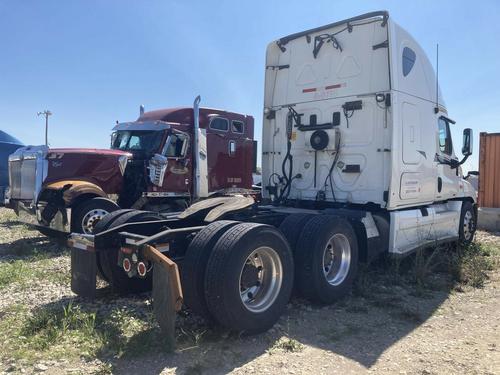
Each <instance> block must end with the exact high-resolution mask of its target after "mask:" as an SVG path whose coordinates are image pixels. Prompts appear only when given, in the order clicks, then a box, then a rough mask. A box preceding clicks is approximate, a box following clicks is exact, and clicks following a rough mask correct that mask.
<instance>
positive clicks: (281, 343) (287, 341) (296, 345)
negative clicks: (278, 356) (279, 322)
mask: <svg viewBox="0 0 500 375" xmlns="http://www.w3.org/2000/svg"><path fill="white" fill-rule="evenodd" d="M277 350H283V351H285V352H290V353H296V352H301V351H302V350H304V345H303V344H301V343H300V342H298V341H297V340H295V339H291V338H288V337H281V338H280V339H278V340H276V341H275V342H274V344H273V345H272V346H271V348H270V349H269V350H268V352H269V353H270V354H272V353H273V352H274V351H277Z"/></svg>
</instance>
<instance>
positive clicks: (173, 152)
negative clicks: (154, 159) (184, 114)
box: [163, 134, 188, 158]
mask: <svg viewBox="0 0 500 375" xmlns="http://www.w3.org/2000/svg"><path fill="white" fill-rule="evenodd" d="M187 145H188V136H187V135H186V134H170V135H169V136H168V138H167V141H166V142H165V146H164V147H163V155H164V156H166V157H167V158H183V157H184V156H186V151H187Z"/></svg>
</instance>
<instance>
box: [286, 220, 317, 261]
mask: <svg viewBox="0 0 500 375" xmlns="http://www.w3.org/2000/svg"><path fill="white" fill-rule="evenodd" d="M314 216H315V215H314V214H291V215H288V216H287V217H286V218H285V220H283V222H282V223H281V225H280V228H279V229H280V231H281V232H282V233H283V235H284V236H285V238H286V240H287V241H288V243H289V244H290V248H291V249H292V253H293V254H295V247H296V246H297V242H298V241H299V237H300V233H301V232H302V229H303V228H304V225H306V223H307V222H308V221H309V220H311V219H312V218H313V217H314Z"/></svg>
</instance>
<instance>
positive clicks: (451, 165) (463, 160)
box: [450, 154, 470, 169]
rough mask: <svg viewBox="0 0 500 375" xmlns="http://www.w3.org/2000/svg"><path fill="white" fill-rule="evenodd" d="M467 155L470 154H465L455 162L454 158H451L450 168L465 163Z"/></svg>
mask: <svg viewBox="0 0 500 375" xmlns="http://www.w3.org/2000/svg"><path fill="white" fill-rule="evenodd" d="M469 156H470V154H467V155H465V156H464V157H463V158H462V160H460V161H456V162H455V160H452V162H451V164H450V167H451V169H455V168H458V167H460V166H461V165H462V164H463V163H465V161H466V160H467V159H468V158H469Z"/></svg>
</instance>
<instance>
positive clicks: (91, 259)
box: [71, 248, 97, 299]
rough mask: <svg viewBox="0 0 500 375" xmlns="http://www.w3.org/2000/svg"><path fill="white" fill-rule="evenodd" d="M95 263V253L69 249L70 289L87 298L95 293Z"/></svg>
mask: <svg viewBox="0 0 500 375" xmlns="http://www.w3.org/2000/svg"><path fill="white" fill-rule="evenodd" d="M96 277H97V264H96V253H95V252H93V251H83V250H80V249H75V248H72V249H71V290H72V291H73V293H75V294H77V295H79V296H81V297H84V298H89V299H94V298H95V294H96Z"/></svg>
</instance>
